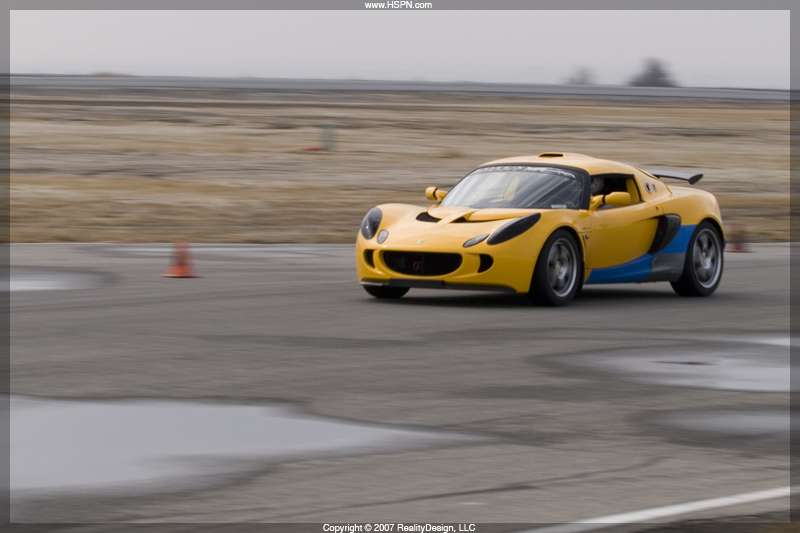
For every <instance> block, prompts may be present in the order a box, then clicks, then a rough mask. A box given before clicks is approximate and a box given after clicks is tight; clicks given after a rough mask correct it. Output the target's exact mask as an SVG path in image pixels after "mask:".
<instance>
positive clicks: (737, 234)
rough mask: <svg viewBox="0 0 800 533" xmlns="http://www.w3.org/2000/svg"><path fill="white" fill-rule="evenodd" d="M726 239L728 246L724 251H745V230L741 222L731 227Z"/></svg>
mask: <svg viewBox="0 0 800 533" xmlns="http://www.w3.org/2000/svg"><path fill="white" fill-rule="evenodd" d="M728 236H729V239H728V246H727V247H726V251H728V252H747V251H748V250H747V246H746V244H745V243H746V242H747V230H746V229H745V228H744V226H743V225H742V224H736V225H734V226H732V227H731V231H730V233H729V235H728Z"/></svg>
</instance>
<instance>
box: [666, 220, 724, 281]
mask: <svg viewBox="0 0 800 533" xmlns="http://www.w3.org/2000/svg"><path fill="white" fill-rule="evenodd" d="M723 262H724V261H723V253H722V239H721V238H720V235H719V231H717V228H716V227H715V226H714V225H713V224H712V223H710V222H708V221H703V222H701V223H700V224H698V225H697V228H696V229H695V230H694V233H693V234H692V238H691V239H690V240H689V247H688V248H687V249H686V261H685V263H684V266H683V275H681V278H680V279H679V280H678V281H673V282H672V288H673V289H674V290H675V292H677V293H678V294H680V295H681V296H709V295H711V294H712V293H713V292H714V291H715V290H717V287H719V282H720V281H721V280H722V266H723Z"/></svg>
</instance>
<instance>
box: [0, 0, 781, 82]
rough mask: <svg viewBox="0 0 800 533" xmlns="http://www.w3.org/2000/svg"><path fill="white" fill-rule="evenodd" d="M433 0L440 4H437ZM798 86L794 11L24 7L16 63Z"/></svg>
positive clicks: (17, 23) (15, 20)
mask: <svg viewBox="0 0 800 533" xmlns="http://www.w3.org/2000/svg"><path fill="white" fill-rule="evenodd" d="M434 5H435V2H434ZM651 57H652V58H659V59H661V60H663V61H664V64H665V65H666V67H667V70H668V71H669V72H670V74H672V77H673V79H674V80H675V81H676V82H677V83H678V84H680V85H685V86H710V87H753V88H777V89H788V88H789V11H422V10H415V11H409V10H403V11H397V10H391V11H383V10H375V11H12V12H11V62H10V65H11V72H12V73H50V74H94V73H98V72H116V73H124V74H133V75H175V76H251V77H267V78H328V79H381V80H426V81H490V82H508V83H563V82H564V81H565V80H567V78H569V77H570V76H571V75H573V74H574V73H575V71H576V70H577V69H578V68H580V67H584V68H588V69H590V70H591V71H592V72H593V74H594V81H595V82H597V83H601V84H625V83H627V82H628V80H629V79H630V78H631V77H633V76H634V75H635V74H637V73H638V72H639V71H640V70H641V68H642V65H643V63H644V61H645V59H647V58H651Z"/></svg>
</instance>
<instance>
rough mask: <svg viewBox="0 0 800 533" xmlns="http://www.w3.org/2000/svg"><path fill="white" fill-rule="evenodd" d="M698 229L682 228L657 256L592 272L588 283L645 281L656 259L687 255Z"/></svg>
mask: <svg viewBox="0 0 800 533" xmlns="http://www.w3.org/2000/svg"><path fill="white" fill-rule="evenodd" d="M696 227H697V226H696V225H692V226H681V228H680V229H679V230H678V234H677V235H675V238H674V239H672V242H670V243H669V244H668V245H667V247H666V248H664V249H663V250H661V251H660V252H658V253H657V254H655V255H651V254H644V255H643V256H641V257H637V258H636V259H634V260H633V261H628V262H627V263H624V264H622V265H616V266H612V267H605V268H596V269H594V270H592V272H591V274H589V279H588V280H586V283H587V284H592V283H633V282H637V281H644V279H645V278H646V277H647V276H648V275H649V274H650V271H651V270H652V268H653V258H654V257H656V256H659V255H664V254H677V253H681V254H682V253H686V249H687V248H688V247H689V241H690V240H691V238H692V233H694V229H695V228H696Z"/></svg>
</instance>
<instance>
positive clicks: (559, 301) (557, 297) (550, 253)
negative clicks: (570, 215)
mask: <svg viewBox="0 0 800 533" xmlns="http://www.w3.org/2000/svg"><path fill="white" fill-rule="evenodd" d="M578 250H579V248H578V243H577V242H575V237H573V236H572V233H570V232H569V231H567V230H565V229H560V230H557V231H555V232H554V233H553V234H552V235H550V238H548V239H547V242H545V243H544V246H543V247H542V251H541V252H540V253H539V258H538V259H537V260H536V267H535V268H534V270H533V279H532V280H531V288H530V291H529V292H528V298H529V299H530V300H531V301H533V302H534V303H536V304H539V305H559V306H560V305H565V304H567V303H568V302H569V301H570V300H572V299H573V298H574V297H575V295H576V294H577V293H578V290H579V289H580V285H581V284H580V272H581V260H580V253H579V252H578Z"/></svg>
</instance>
